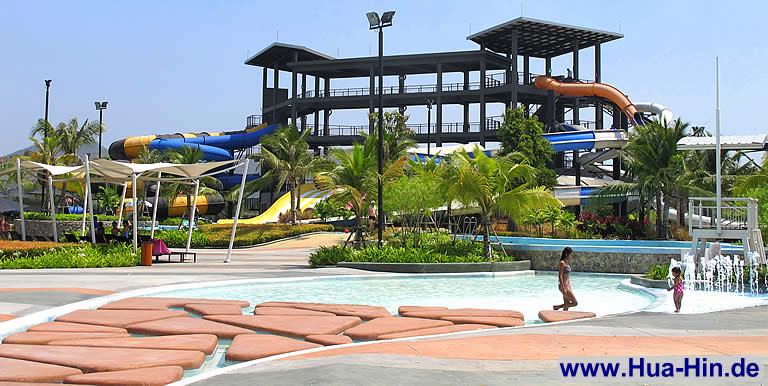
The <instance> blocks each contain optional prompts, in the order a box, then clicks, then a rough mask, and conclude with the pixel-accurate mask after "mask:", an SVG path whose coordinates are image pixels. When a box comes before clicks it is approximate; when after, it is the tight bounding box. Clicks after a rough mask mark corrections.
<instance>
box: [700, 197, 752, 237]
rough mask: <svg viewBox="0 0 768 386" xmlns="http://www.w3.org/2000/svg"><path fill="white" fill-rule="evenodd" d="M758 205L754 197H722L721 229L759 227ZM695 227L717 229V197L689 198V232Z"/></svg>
mask: <svg viewBox="0 0 768 386" xmlns="http://www.w3.org/2000/svg"><path fill="white" fill-rule="evenodd" d="M757 209H758V206H757V200H755V199H754V198H733V197H724V198H721V205H720V229H725V230H752V229H757V224H758V217H757V216H758V210H757ZM693 229H717V199H716V198H715V197H691V198H689V199H688V232H689V233H690V232H693Z"/></svg>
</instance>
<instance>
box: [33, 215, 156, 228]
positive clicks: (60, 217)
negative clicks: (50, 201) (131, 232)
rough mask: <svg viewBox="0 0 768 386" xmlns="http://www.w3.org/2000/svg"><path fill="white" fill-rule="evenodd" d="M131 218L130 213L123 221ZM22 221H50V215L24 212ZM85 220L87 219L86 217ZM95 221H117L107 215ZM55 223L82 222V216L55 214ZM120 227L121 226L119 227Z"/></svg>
mask: <svg viewBox="0 0 768 386" xmlns="http://www.w3.org/2000/svg"><path fill="white" fill-rule="evenodd" d="M132 218H133V217H131V215H130V213H129V214H128V216H127V217H126V216H123V220H131V219H132ZM24 219H25V220H45V221H47V220H50V219H51V215H50V214H49V213H43V212H24ZM86 219H87V217H86ZM96 219H98V221H102V222H104V223H105V224H106V223H111V222H112V221H117V216H113V215H108V214H97V215H96ZM149 220H150V218H149V217H146V216H142V217H139V221H149ZM56 221H83V215H82V214H65V213H56ZM86 221H87V220H86ZM121 226H122V225H121Z"/></svg>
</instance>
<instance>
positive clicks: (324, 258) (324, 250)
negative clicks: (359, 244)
mask: <svg viewBox="0 0 768 386" xmlns="http://www.w3.org/2000/svg"><path fill="white" fill-rule="evenodd" d="M353 255H354V251H353V250H352V248H346V247H344V246H341V245H334V246H332V247H320V248H318V249H316V250H315V251H314V252H312V254H310V255H309V265H311V266H313V267H322V266H324V265H336V264H337V263H339V262H340V261H353V260H354V259H353V257H352V256H353Z"/></svg>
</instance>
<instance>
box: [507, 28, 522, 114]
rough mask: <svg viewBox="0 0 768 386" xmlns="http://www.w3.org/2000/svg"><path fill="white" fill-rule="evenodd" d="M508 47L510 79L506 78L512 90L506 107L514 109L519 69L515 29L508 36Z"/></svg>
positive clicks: (515, 106)
mask: <svg viewBox="0 0 768 386" xmlns="http://www.w3.org/2000/svg"><path fill="white" fill-rule="evenodd" d="M510 39H511V41H510V49H509V54H508V56H509V57H508V58H507V59H510V60H511V62H510V63H509V65H510V66H509V67H508V68H509V71H510V72H511V74H510V75H511V77H512V78H511V79H510V78H507V84H511V85H513V86H512V92H511V93H510V95H509V104H508V105H507V107H508V108H511V109H514V108H517V85H518V78H517V73H518V72H519V69H518V67H517V54H518V52H517V31H512V36H511V37H510Z"/></svg>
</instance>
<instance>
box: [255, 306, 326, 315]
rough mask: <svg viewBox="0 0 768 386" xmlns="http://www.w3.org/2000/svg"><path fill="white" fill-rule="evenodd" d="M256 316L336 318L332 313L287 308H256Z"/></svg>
mask: <svg viewBox="0 0 768 386" xmlns="http://www.w3.org/2000/svg"><path fill="white" fill-rule="evenodd" d="M253 314H254V315H303V316H336V314H332V313H330V312H321V311H312V310H302V309H300V308H287V307H256V308H255V309H254V310H253Z"/></svg>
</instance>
